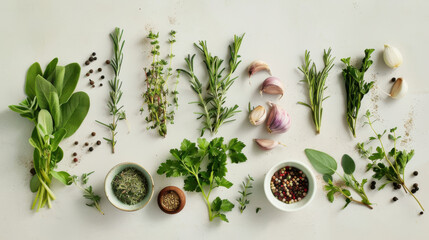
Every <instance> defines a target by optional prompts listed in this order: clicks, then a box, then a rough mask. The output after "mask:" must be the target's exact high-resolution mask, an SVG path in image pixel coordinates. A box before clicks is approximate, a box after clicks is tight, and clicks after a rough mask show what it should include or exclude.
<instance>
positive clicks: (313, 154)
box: [305, 148, 337, 175]
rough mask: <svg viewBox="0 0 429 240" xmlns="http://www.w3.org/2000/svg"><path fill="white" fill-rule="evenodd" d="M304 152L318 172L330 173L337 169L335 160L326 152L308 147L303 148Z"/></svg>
mask: <svg viewBox="0 0 429 240" xmlns="http://www.w3.org/2000/svg"><path fill="white" fill-rule="evenodd" d="M305 154H306V155H307V158H308V160H310V163H311V165H313V167H314V168H315V169H316V171H318V172H319V173H321V174H328V175H332V174H334V173H335V171H336V170H337V162H336V161H335V159H334V158H332V157H331V156H329V155H328V154H326V153H324V152H320V151H317V150H314V149H309V148H307V149H305Z"/></svg>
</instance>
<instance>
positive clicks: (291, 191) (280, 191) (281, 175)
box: [270, 166, 308, 204]
mask: <svg viewBox="0 0 429 240" xmlns="http://www.w3.org/2000/svg"><path fill="white" fill-rule="evenodd" d="M270 188H271V192H272V193H273V195H274V197H275V198H277V199H278V200H279V201H281V202H284V203H288V204H289V203H295V202H298V201H301V200H302V199H303V198H305V196H306V195H307V193H308V178H307V176H306V175H305V174H304V173H303V172H302V171H301V170H299V169H298V168H295V167H290V166H286V167H283V168H281V169H279V170H278V171H277V172H275V173H274V175H273V176H272V177H271V183H270Z"/></svg>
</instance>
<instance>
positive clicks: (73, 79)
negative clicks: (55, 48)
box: [60, 63, 80, 104]
mask: <svg viewBox="0 0 429 240" xmlns="http://www.w3.org/2000/svg"><path fill="white" fill-rule="evenodd" d="M79 75H80V66H79V64H77V63H70V64H68V65H67V66H65V74H64V81H63V84H62V88H61V94H60V104H64V103H66V102H67V101H69V99H70V97H71V96H72V94H73V92H74V90H75V88H76V85H77V83H78V81H79Z"/></svg>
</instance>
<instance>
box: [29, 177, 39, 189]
mask: <svg viewBox="0 0 429 240" xmlns="http://www.w3.org/2000/svg"><path fill="white" fill-rule="evenodd" d="M39 186H40V181H39V178H38V177H37V174H35V175H34V176H33V177H32V178H31V180H30V190H31V192H37V191H38V190H39Z"/></svg>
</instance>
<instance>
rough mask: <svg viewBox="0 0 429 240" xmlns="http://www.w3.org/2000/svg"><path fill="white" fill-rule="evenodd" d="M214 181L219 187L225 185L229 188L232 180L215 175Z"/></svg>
mask: <svg viewBox="0 0 429 240" xmlns="http://www.w3.org/2000/svg"><path fill="white" fill-rule="evenodd" d="M214 179H215V182H216V184H217V185H218V186H219V187H226V188H230V187H232V185H233V184H232V182H230V181H228V180H226V179H225V178H224V177H222V178H220V177H215V178H214Z"/></svg>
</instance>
